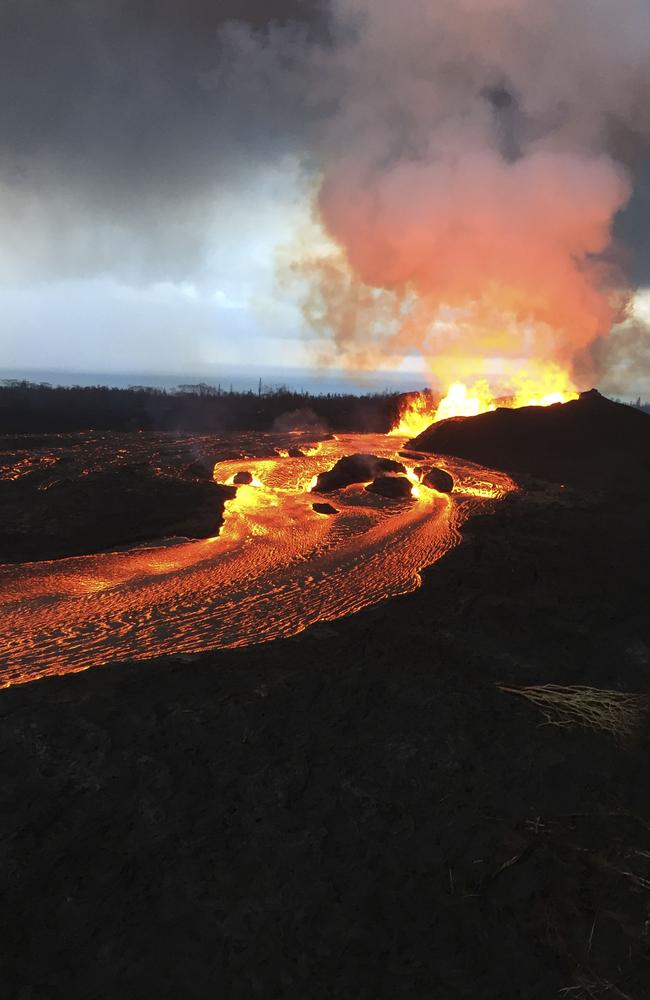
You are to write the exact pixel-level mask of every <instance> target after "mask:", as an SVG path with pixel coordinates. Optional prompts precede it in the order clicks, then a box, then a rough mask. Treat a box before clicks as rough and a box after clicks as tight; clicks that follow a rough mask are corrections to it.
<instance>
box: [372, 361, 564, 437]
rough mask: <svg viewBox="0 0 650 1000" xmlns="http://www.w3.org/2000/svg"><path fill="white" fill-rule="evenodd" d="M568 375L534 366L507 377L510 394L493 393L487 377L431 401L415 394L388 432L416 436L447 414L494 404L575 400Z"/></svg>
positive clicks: (459, 414) (472, 414) (550, 367)
mask: <svg viewBox="0 0 650 1000" xmlns="http://www.w3.org/2000/svg"><path fill="white" fill-rule="evenodd" d="M577 398H578V393H577V392H576V390H575V387H574V385H573V382H572V380H571V378H570V376H569V375H568V374H567V373H566V372H565V371H563V370H562V369H561V368H559V367H558V366H557V365H553V364H550V365H546V366H542V365H540V366H536V367H535V368H534V369H526V370H523V371H520V372H518V373H517V374H516V375H515V376H514V377H513V378H511V379H510V384H509V393H508V395H506V396H495V394H494V392H493V391H492V389H491V387H490V384H489V383H488V381H487V380H486V379H479V380H478V381H476V382H474V383H473V384H472V385H470V386H467V385H465V383H463V382H454V383H452V385H451V386H450V387H449V390H448V391H447V394H446V395H445V396H444V397H443V398H442V399H441V400H440V402H439V403H437V405H436V404H434V402H433V397H432V396H430V395H429V394H428V393H418V395H417V396H415V397H414V398H413V399H412V400H411V401H410V402H409V403H408V405H407V406H406V407H405V409H404V410H403V411H402V413H401V414H400V417H399V421H398V422H397V423H396V424H395V426H394V427H393V428H392V430H391V431H390V433H391V434H392V435H395V436H400V437H417V435H418V434H421V433H422V431H424V430H426V429H427V427H429V426H430V425H431V424H434V423H437V422H438V421H439V420H448V419H449V418H450V417H475V416H476V415H477V414H479V413H487V412H488V411H490V410H496V408H497V406H505V407H509V408H513V409H514V408H516V407H521V406H551V405H552V404H553V403H568V402H569V400H572V399H577Z"/></svg>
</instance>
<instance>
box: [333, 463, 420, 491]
mask: <svg viewBox="0 0 650 1000" xmlns="http://www.w3.org/2000/svg"><path fill="white" fill-rule="evenodd" d="M381 472H406V469H405V468H404V466H403V465H402V463H401V462H394V461H393V460H392V459H390V458H378V457H377V456H376V455H363V454H359V455H346V456H345V457H344V458H340V459H339V460H338V462H337V463H336V465H334V466H332V468H331V469H330V470H329V471H328V472H321V474H320V475H319V476H318V479H317V481H316V485H315V486H314V490H313V492H316V493H331V492H333V491H334V490H342V489H344V488H345V487H346V486H351V485H352V484H353V483H368V482H370V481H371V480H372V479H375V478H376V477H377V475H378V473H381Z"/></svg>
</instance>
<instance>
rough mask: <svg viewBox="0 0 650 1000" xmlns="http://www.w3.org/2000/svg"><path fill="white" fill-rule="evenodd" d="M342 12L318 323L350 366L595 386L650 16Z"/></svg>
mask: <svg viewBox="0 0 650 1000" xmlns="http://www.w3.org/2000/svg"><path fill="white" fill-rule="evenodd" d="M333 13H334V38H335V45H334V47H333V49H332V50H330V52H329V53H325V54H323V53H321V54H320V59H321V72H322V74H323V77H324V80H325V83H326V85H327V86H328V87H329V88H331V95H332V96H333V97H334V98H335V102H336V103H335V108H336V109H335V111H334V113H333V114H332V115H331V117H330V118H329V120H328V121H327V122H326V123H325V125H324V127H323V128H322V129H321V130H320V131H319V133H318V135H317V145H316V149H317V154H318V157H319V162H320V164H321V166H322V171H323V180H322V184H321V186H320V190H319V193H318V198H317V204H318V210H319V213H320V217H321V219H322V222H323V224H324V226H325V228H326V230H327V233H328V234H329V235H330V237H331V238H332V239H333V240H334V242H335V244H336V245H337V246H338V247H339V248H340V254H339V255H338V256H337V254H336V253H333V254H329V255H328V254H325V255H321V256H320V257H319V258H317V259H306V260H303V261H302V265H301V266H302V267H303V270H304V271H305V272H306V273H307V274H311V279H312V284H311V286H310V290H309V295H308V297H307V301H306V309H307V314H308V317H309V320H310V322H311V323H312V324H318V323H320V325H321V327H322V329H324V330H331V332H332V333H333V335H334V338H335V343H336V347H337V350H338V352H339V353H340V354H343V355H344V356H348V357H349V358H351V359H352V360H353V361H354V362H356V363H358V362H360V361H361V362H362V363H363V362H365V363H371V362H372V360H373V358H377V357H382V356H383V357H387V356H399V355H400V354H402V353H405V352H409V351H421V352H422V353H423V354H425V355H426V356H431V355H437V361H436V367H438V369H439V367H440V365H441V364H443V362H444V359H446V360H447V366H448V368H449V370H450V371H451V372H453V374H454V375H455V376H456V377H458V375H459V374H464V373H463V372H462V371H460V370H461V369H462V367H463V365H467V364H468V363H469V364H475V363H476V362H474V361H472V360H471V356H472V355H474V356H476V357H490V356H494V355H497V354H498V355H501V356H504V355H505V356H506V357H511V358H517V357H519V358H521V357H524V358H525V357H530V356H533V357H538V358H541V359H545V360H551V359H552V360H556V361H559V362H561V363H562V364H563V365H565V366H573V369H574V374H575V377H576V378H577V379H578V380H579V381H580V380H581V379H582V380H583V381H584V380H587V379H589V378H591V377H592V374H593V373H592V371H591V370H590V369H591V367H592V363H596V362H597V359H598V358H599V357H602V356H603V355H602V352H600V353H599V352H598V351H595V350H594V349H593V345H594V344H595V342H596V341H597V339H598V338H599V337H601V336H603V335H605V334H606V333H607V332H608V331H609V329H610V328H611V326H612V324H613V322H614V321H615V320H617V319H618V318H620V317H621V316H622V314H623V311H624V309H625V306H626V303H627V301H628V296H629V289H628V287H627V284H626V281H625V279H624V270H623V267H622V264H623V263H624V257H623V254H622V253H621V251H620V249H617V248H616V246H615V245H614V244H613V242H612V237H611V231H612V223H613V221H614V218H615V215H616V213H617V212H618V211H619V210H620V209H622V208H623V206H624V205H625V204H626V202H627V201H628V199H629V197H630V194H631V191H632V170H633V167H634V164H635V159H636V157H637V155H638V152H639V150H640V148H642V144H643V142H644V141H645V140H646V139H647V136H648V133H649V131H650V111H649V109H650V100H649V98H650V64H649V63H648V59H647V42H648V39H649V38H650V7H649V6H648V4H647V3H645V2H641V0H623V2H622V3H620V4H616V5H614V4H611V2H609V0H549V2H546V3H543V4H540V3H537V2H535V0H447V2H437V3H429V2H427V0H403V2H401V3H400V4H397V5H396V4H394V3H393V2H392V0H335V2H334V6H333ZM386 331H389V332H388V333H387V332H386ZM468 356H469V358H470V360H469V362H468ZM473 374H477V372H476V371H475V372H474V373H473Z"/></svg>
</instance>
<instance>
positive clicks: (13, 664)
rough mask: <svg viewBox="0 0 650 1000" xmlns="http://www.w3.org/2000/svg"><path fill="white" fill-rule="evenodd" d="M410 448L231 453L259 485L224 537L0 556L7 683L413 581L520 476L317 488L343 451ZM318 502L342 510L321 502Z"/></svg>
mask: <svg viewBox="0 0 650 1000" xmlns="http://www.w3.org/2000/svg"><path fill="white" fill-rule="evenodd" d="M402 446H403V440H401V439H400V438H396V437H386V436H383V435H363V436H359V435H357V436H353V435H345V436H341V437H339V438H338V439H334V440H328V441H323V442H320V443H319V444H317V445H315V446H314V449H313V453H312V454H308V455H304V456H297V457H292V458H290V457H284V456H277V457H275V458H271V459H263V460H251V459H242V460H238V461H232V462H221V463H219V464H218V465H217V468H216V471H215V478H216V479H218V481H219V482H227V481H228V480H229V479H231V478H232V477H233V476H234V475H236V473H237V472H241V471H250V472H251V473H252V474H253V476H254V483H253V485H247V486H240V487H239V488H238V491H237V496H236V498H235V499H234V500H231V501H229V502H228V503H227V505H226V511H225V522H224V525H223V528H222V530H221V533H220V535H219V537H218V538H215V539H209V540H203V541H185V540H180V541H179V540H178V539H175V540H170V541H166V542H161V543H160V544H159V545H156V546H155V547H151V546H150V547H142V546H140V547H138V548H131V549H128V550H124V551H118V552H109V553H101V554H98V555H88V556H76V557H74V558H68V559H59V560H56V561H49V562H37V563H22V564H12V565H9V564H6V565H4V566H0V605H1V606H2V611H1V614H2V617H1V622H2V624H1V626H0V650H2V664H3V666H2V672H1V674H0V684H3V685H6V684H11V683H20V682H23V681H28V680H34V679H36V678H38V677H42V676H45V675H48V674H57V673H66V672H69V671H78V670H83V669H86V668H88V667H91V666H94V665H97V664H102V663H107V662H111V661H118V660H126V659H141V658H145V657H153V656H159V655H162V654H168V653H175V654H182V653H186V654H187V653H196V652H200V651H202V650H207V649H212V648H216V647H222V648H225V647H233V646H243V645H247V644H251V643H258V642H265V641H267V640H270V639H275V638H278V637H280V636H291V635H294V634H295V633H297V632H300V631H301V630H302V629H304V628H307V627H308V626H310V625H312V624H314V623H315V622H318V621H328V620H333V619H336V618H339V617H340V616H342V615H347V614H350V613H351V612H354V611H358V610H360V609H361V608H364V607H367V606H368V605H371V604H374V603H376V602H378V601H380V600H382V599H384V598H386V597H391V596H394V595H397V594H403V593H406V592H408V591H410V590H412V589H414V588H415V587H417V586H418V583H419V571H420V570H421V569H422V568H423V567H425V566H428V565H430V564H431V563H433V562H435V561H436V560H437V559H439V558H440V557H441V556H442V555H444V554H445V552H447V551H448V550H449V549H450V548H451V547H452V546H454V545H455V544H457V542H458V541H459V538H460V536H459V526H460V524H461V523H462V521H463V520H465V519H466V518H467V517H468V516H469V515H470V514H471V513H473V512H474V511H475V510H476V509H477V508H478V507H479V506H480V505H482V504H485V503H486V501H490V500H498V499H500V498H501V497H503V496H504V495H505V494H506V493H508V492H509V491H510V490H512V489H513V488H514V485H513V483H512V481H511V480H510V479H509V478H508V476H506V475H505V474H503V473H498V472H494V471H491V470H487V469H482V468H479V467H477V466H473V465H471V464H470V463H464V462H461V461H459V460H455V459H445V460H444V461H442V460H441V461H440V462H439V464H442V465H444V466H445V467H446V468H447V469H448V470H449V471H450V472H451V473H452V475H453V476H454V479H455V481H456V488H455V490H454V492H453V494H451V495H443V494H440V493H437V492H435V491H433V490H430V489H428V488H427V487H425V486H422V485H420V486H419V487H417V490H416V492H417V493H418V496H417V499H413V500H410V501H403V500H402V501H395V500H388V499H385V498H382V497H380V496H377V495H375V494H372V493H369V492H367V491H366V490H365V488H364V486H363V485H358V486H350V487H348V488H347V489H345V490H341V491H338V492H337V493H335V494H331V495H328V496H326V497H323V496H317V495H316V494H314V493H310V492H309V488H310V485H311V483H312V481H313V479H314V477H315V476H316V475H317V474H318V473H319V472H322V471H324V470H326V469H329V468H331V467H332V465H333V464H334V463H335V462H336V461H337V459H339V458H341V457H342V456H343V455H350V454H353V453H355V452H366V453H372V454H375V455H379V456H382V457H387V458H395V459H398V460H400V461H403V462H405V464H407V465H408V464H409V463H408V461H407V460H405V459H400V458H399V456H398V454H397V453H398V451H399V449H400V448H401V447H402ZM411 464H413V465H415V464H417V463H416V462H415V461H413V462H412V463H411ZM318 500H326V501H328V502H331V503H333V504H334V505H335V507H336V508H337V509H338V511H339V513H338V514H337V515H336V516H327V515H323V514H318V513H316V512H315V511H314V510H313V509H312V504H313V503H314V502H315V501H318Z"/></svg>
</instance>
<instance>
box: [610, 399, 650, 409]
mask: <svg viewBox="0 0 650 1000" xmlns="http://www.w3.org/2000/svg"><path fill="white" fill-rule="evenodd" d="M614 402H615V403H623V402H625V401H624V400H622V399H614ZM626 405H627V406H633V407H634V409H635V410H643V412H644V413H650V403H649V402H647V401H645V402H642V400H641V397H640V396H637V398H636V399H635V400H634V402H632V403H627V404H626Z"/></svg>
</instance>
